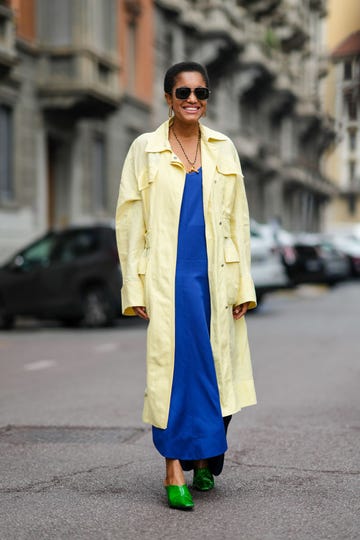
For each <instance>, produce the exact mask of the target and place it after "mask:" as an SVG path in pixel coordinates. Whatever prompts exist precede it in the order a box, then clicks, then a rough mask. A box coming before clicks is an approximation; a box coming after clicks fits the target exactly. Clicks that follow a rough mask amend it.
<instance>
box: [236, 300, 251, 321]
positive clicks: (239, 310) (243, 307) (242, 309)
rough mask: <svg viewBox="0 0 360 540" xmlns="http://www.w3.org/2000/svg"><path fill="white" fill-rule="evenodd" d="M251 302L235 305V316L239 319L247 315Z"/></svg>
mask: <svg viewBox="0 0 360 540" xmlns="http://www.w3.org/2000/svg"><path fill="white" fill-rule="evenodd" d="M249 304H250V302H245V303H244V304H240V305H239V306H235V307H234V308H233V317H234V319H235V320H236V321H237V320H238V319H241V317H243V316H244V315H245V313H246V312H247V310H248V307H249Z"/></svg>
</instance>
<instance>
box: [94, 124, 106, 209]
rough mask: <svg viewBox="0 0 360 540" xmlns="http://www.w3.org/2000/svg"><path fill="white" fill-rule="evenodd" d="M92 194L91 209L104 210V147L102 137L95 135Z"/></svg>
mask: <svg viewBox="0 0 360 540" xmlns="http://www.w3.org/2000/svg"><path fill="white" fill-rule="evenodd" d="M92 193H93V209H94V210H95V211H102V210H104V209H105V208H106V145H105V138H104V136H103V135H100V134H98V135H95V137H94V139H93V151H92Z"/></svg>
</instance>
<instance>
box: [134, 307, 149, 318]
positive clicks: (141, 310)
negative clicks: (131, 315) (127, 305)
mask: <svg viewBox="0 0 360 540" xmlns="http://www.w3.org/2000/svg"><path fill="white" fill-rule="evenodd" d="M133 310H134V311H135V313H136V315H137V316H138V317H141V318H142V319H146V320H147V321H148V320H149V315H148V314H147V313H146V307H145V306H133Z"/></svg>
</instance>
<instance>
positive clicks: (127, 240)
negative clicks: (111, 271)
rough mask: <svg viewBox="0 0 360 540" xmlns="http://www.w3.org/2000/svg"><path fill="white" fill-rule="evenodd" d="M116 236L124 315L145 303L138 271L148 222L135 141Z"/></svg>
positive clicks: (118, 210) (123, 180) (126, 169)
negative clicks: (140, 188)
mask: <svg viewBox="0 0 360 540" xmlns="http://www.w3.org/2000/svg"><path fill="white" fill-rule="evenodd" d="M115 227H116V239H117V247H118V252H119V259H120V266H121V271H122V277H123V286H122V289H121V303H122V311H123V314H124V315H135V312H134V310H133V306H145V305H146V303H145V294H144V284H143V281H142V279H143V277H141V276H140V275H139V273H138V269H139V261H140V258H141V256H142V254H143V252H144V249H145V224H144V215H143V205H142V199H141V194H140V191H139V189H138V182H137V176H136V170H135V159H134V143H133V145H132V146H131V148H130V150H129V153H128V155H127V157H126V159H125V162H124V166H123V170H122V175H121V181H120V189H119V198H118V203H117V208H116V218H115Z"/></svg>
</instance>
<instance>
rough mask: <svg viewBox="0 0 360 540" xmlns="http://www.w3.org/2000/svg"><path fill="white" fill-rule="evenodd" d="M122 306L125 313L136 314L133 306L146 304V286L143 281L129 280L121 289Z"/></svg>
mask: <svg viewBox="0 0 360 540" xmlns="http://www.w3.org/2000/svg"><path fill="white" fill-rule="evenodd" d="M121 306H122V312H123V315H130V316H134V315H136V313H135V311H134V310H133V306H146V304H145V294H144V287H143V285H142V283H141V282H137V281H135V280H134V281H129V282H128V283H124V284H123V287H122V289H121Z"/></svg>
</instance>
